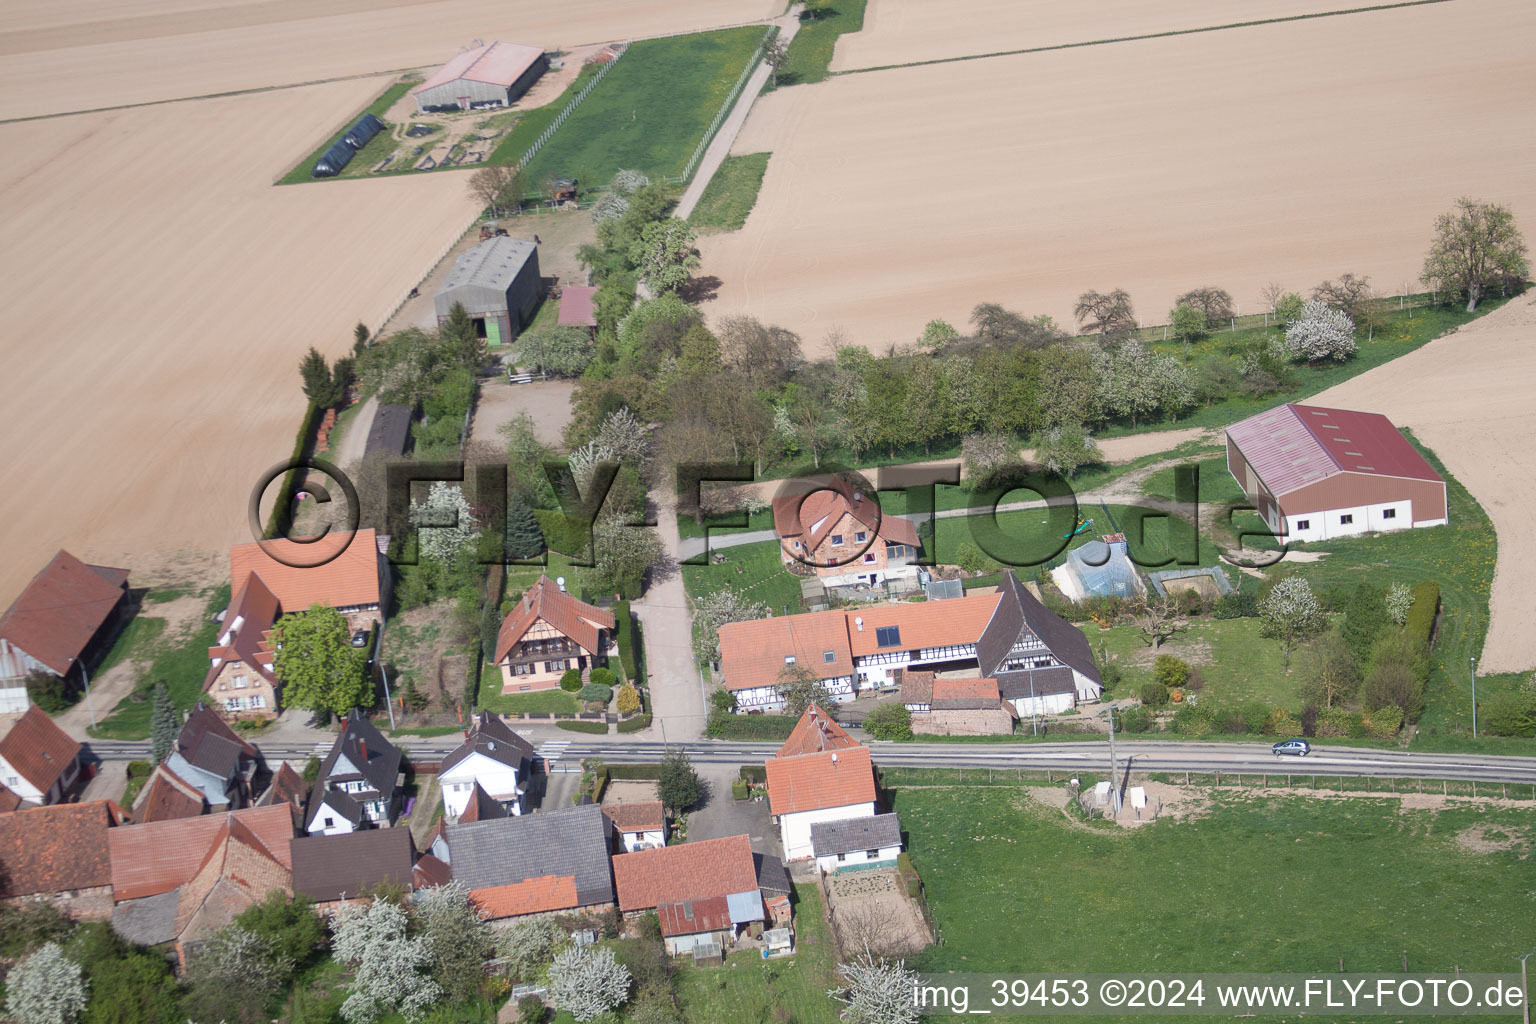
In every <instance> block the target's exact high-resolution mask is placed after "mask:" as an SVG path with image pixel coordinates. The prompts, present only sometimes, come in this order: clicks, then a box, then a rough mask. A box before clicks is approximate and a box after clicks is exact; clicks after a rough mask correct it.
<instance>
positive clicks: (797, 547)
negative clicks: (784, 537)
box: [795, 541, 802, 551]
mask: <svg viewBox="0 0 1536 1024" xmlns="http://www.w3.org/2000/svg"><path fill="white" fill-rule="evenodd" d="M801 547H802V545H801V543H800V542H799V541H795V550H796V551H799V550H800V548H801Z"/></svg>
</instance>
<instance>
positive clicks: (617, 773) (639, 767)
mask: <svg viewBox="0 0 1536 1024" xmlns="http://www.w3.org/2000/svg"><path fill="white" fill-rule="evenodd" d="M647 717H648V716H647ZM630 721H631V722H638V721H639V719H638V718H632V719H630ZM627 724H628V723H626V722H620V723H619V728H620V729H622V728H624V726H625V725H627ZM603 770H604V771H605V772H607V773H608V777H609V778H611V779H639V780H640V781H642V782H655V781H656V780H657V779H659V778H661V765H659V764H608V765H604V766H603Z"/></svg>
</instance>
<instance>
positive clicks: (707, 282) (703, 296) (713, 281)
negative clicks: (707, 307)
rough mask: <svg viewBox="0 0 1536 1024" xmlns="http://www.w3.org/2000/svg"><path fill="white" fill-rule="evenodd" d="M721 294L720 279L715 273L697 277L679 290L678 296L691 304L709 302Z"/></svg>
mask: <svg viewBox="0 0 1536 1024" xmlns="http://www.w3.org/2000/svg"><path fill="white" fill-rule="evenodd" d="M719 294H720V279H719V278H718V277H716V276H714V275H713V274H706V275H704V276H703V277H695V278H693V279H692V280H690V281H689V282H688V283H687V284H685V285H683V286H682V287H681V288H679V289H678V290H677V297H678V298H680V299H682V300H683V301H684V302H686V303H688V304H689V305H690V306H693V305H697V304H698V303H700V302H709V301H711V300H713V299H715V298H716V297H718V296H719Z"/></svg>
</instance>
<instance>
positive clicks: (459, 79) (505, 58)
mask: <svg viewBox="0 0 1536 1024" xmlns="http://www.w3.org/2000/svg"><path fill="white" fill-rule="evenodd" d="M547 67H549V61H548V60H546V59H545V57H544V51H543V50H541V49H540V48H539V47H537V46H522V45H520V44H518V43H490V44H488V45H486V46H477V47H475V48H474V49H472V50H465V51H464V52H462V53H460V54H459V55H458V56H457V57H455V58H453V59H452V60H450V61H449V62H448V63H446V64H444V65H443V66H442V67H440V68H438V69H437V71H435V72H434V73H433V74H432V77H430V78H428V79H427V80H426V81H425V82H422V83H421V84H420V85H418V86H417V87H416V88H414V89H412V90H411V95H413V96H415V97H416V110H417V112H418V113H419V112H423V111H427V110H439V109H444V108H447V107H458V108H459V109H460V110H469V109H470V108H471V107H485V106H495V107H505V106H507V105H508V104H510V103H511V102H512V101H514V100H516V99H517V98H518V97H519V96H521V95H522V94H523V93H525V92H527V91H528V87H529V86H530V85H532V84H533V83H534V82H535V81H537V80H538V77H539V76H540V75H542V74H543V73H544V70H545V69H546V68H547Z"/></svg>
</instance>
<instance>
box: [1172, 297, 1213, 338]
mask: <svg viewBox="0 0 1536 1024" xmlns="http://www.w3.org/2000/svg"><path fill="white" fill-rule="evenodd" d="M1207 324H1208V321H1207V317H1206V315H1205V310H1203V309H1201V308H1200V307H1199V306H1195V305H1191V304H1190V303H1188V302H1180V303H1179V304H1178V305H1177V306H1174V307H1173V309H1171V310H1169V311H1168V326H1169V327H1171V328H1173V334H1174V337H1176V338H1178V339H1179V340H1180V341H1182V342H1184V343H1185V345H1186V346H1187V345H1188V344H1189V343H1190V342H1191V341H1199V340H1200V339H1201V338H1203V337H1205V335H1206V333H1207V331H1208V326H1207Z"/></svg>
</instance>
